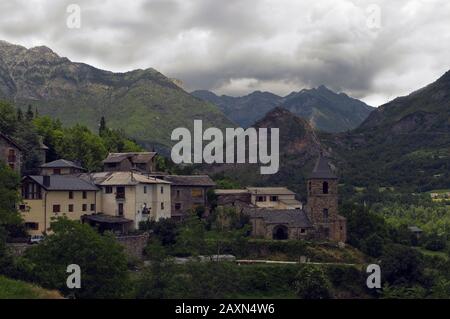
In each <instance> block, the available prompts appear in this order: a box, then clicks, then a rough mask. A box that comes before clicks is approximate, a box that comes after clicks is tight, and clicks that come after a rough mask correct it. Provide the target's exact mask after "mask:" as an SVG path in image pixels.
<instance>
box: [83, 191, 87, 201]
mask: <svg viewBox="0 0 450 319" xmlns="http://www.w3.org/2000/svg"><path fill="white" fill-rule="evenodd" d="M86 198H87V192H86V191H83V199H86Z"/></svg>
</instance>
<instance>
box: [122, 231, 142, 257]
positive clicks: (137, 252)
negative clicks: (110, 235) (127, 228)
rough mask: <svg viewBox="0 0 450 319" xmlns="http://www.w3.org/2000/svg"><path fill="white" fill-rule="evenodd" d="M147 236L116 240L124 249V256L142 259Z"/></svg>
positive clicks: (124, 237) (125, 237)
mask: <svg viewBox="0 0 450 319" xmlns="http://www.w3.org/2000/svg"><path fill="white" fill-rule="evenodd" d="M148 239H149V234H148V233H145V234H143V235H135V236H119V237H117V240H118V241H119V243H120V244H121V245H122V246H123V247H124V251H125V254H126V255H127V256H128V257H130V258H137V259H143V258H144V249H145V247H146V246H147V243H148Z"/></svg>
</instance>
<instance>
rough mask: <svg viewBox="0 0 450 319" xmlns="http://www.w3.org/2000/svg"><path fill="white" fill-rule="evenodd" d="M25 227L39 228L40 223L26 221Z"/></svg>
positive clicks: (30, 228)
mask: <svg viewBox="0 0 450 319" xmlns="http://www.w3.org/2000/svg"><path fill="white" fill-rule="evenodd" d="M25 228H26V229H29V230H38V229H39V223H25Z"/></svg>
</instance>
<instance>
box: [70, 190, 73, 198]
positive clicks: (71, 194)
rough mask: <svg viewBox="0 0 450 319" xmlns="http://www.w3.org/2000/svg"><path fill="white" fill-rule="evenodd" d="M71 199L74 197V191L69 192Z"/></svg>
mask: <svg viewBox="0 0 450 319" xmlns="http://www.w3.org/2000/svg"><path fill="white" fill-rule="evenodd" d="M69 199H73V192H72V191H70V192H69Z"/></svg>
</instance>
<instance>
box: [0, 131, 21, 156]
mask: <svg viewBox="0 0 450 319" xmlns="http://www.w3.org/2000/svg"><path fill="white" fill-rule="evenodd" d="M0 137H2V138H3V139H5V140H6V141H7V142H8V143H10V144H12V145H14V146H15V147H16V148H18V149H19V150H21V151H23V150H24V148H23V146H21V145H19V144H17V143H16V142H15V141H14V140H13V139H12V138H11V137H9V136H8V135H6V134H3V133H2V132H0Z"/></svg>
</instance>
